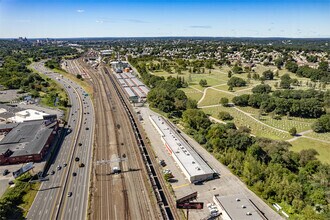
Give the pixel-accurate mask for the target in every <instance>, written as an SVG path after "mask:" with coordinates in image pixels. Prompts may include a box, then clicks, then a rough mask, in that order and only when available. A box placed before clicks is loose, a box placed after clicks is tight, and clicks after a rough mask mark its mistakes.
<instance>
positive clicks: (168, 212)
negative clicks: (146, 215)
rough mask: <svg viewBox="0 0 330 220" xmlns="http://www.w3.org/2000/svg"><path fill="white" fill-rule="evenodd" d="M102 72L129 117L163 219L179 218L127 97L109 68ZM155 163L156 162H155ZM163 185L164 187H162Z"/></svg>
mask: <svg viewBox="0 0 330 220" xmlns="http://www.w3.org/2000/svg"><path fill="white" fill-rule="evenodd" d="M104 72H105V73H106V74H107V75H108V76H109V79H110V80H111V82H112V84H113V87H114V88H115V90H116V93H117V94H118V98H119V99H120V101H121V103H122V105H123V106H124V109H125V111H126V113H127V115H128V117H129V118H130V124H131V126H132V128H133V130H134V132H135V135H136V141H137V143H138V145H139V147H140V151H141V152H140V153H141V154H142V156H143V158H144V163H145V166H146V169H147V172H148V174H149V180H150V182H151V184H152V186H153V189H154V193H155V195H156V198H157V202H158V205H159V208H160V210H161V213H162V217H163V219H180V216H179V215H178V213H177V212H176V210H175V203H174V200H173V199H172V197H171V195H170V194H169V192H168V190H167V189H166V188H165V187H166V186H165V183H164V180H163V178H162V177H161V178H158V176H161V173H160V172H159V169H155V168H154V165H153V163H155V160H154V158H155V157H154V155H152V156H151V157H150V155H149V153H148V150H147V146H146V145H145V142H144V139H145V138H144V137H142V134H141V133H140V129H141V128H140V127H139V126H138V124H137V123H136V121H137V120H136V118H135V117H134V115H133V114H132V110H131V108H130V104H129V103H127V99H125V98H124V95H123V92H122V90H121V89H119V87H120V86H119V85H118V83H117V82H116V80H115V79H114V77H113V76H112V75H111V74H110V73H109V70H108V69H107V68H105V67H104ZM152 161H153V162H152ZM156 163H157V162H156ZM163 187H164V188H163Z"/></svg>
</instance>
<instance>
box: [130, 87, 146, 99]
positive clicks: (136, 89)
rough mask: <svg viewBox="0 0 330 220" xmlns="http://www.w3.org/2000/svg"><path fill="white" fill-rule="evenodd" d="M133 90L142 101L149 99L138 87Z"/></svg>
mask: <svg viewBox="0 0 330 220" xmlns="http://www.w3.org/2000/svg"><path fill="white" fill-rule="evenodd" d="M131 89H132V90H133V91H134V93H135V94H137V96H139V98H141V99H145V98H147V96H146V95H145V94H144V93H143V92H142V91H141V90H140V89H139V88H138V87H136V86H133V87H131Z"/></svg>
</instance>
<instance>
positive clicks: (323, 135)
mask: <svg viewBox="0 0 330 220" xmlns="http://www.w3.org/2000/svg"><path fill="white" fill-rule="evenodd" d="M306 136H309V137H313V138H318V139H321V140H325V141H330V132H327V133H316V132H311V133H308V134H306Z"/></svg>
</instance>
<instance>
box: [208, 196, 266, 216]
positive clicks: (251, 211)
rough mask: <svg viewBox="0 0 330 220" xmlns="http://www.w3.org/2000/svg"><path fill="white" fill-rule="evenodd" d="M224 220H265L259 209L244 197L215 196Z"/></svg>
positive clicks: (214, 199)
mask: <svg viewBox="0 0 330 220" xmlns="http://www.w3.org/2000/svg"><path fill="white" fill-rule="evenodd" d="M213 201H214V203H215V204H216V205H217V206H218V208H219V211H220V216H221V219H223V220H236V219H239V220H265V219H266V218H265V217H263V215H262V213H261V212H260V211H259V210H258V208H257V207H256V206H255V205H254V204H253V203H252V202H251V200H249V199H247V198H246V197H245V196H244V195H231V196H219V195H214V196H213Z"/></svg>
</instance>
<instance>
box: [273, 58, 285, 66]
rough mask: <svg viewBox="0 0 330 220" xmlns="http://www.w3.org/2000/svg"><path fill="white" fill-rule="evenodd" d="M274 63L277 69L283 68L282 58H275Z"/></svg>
mask: <svg viewBox="0 0 330 220" xmlns="http://www.w3.org/2000/svg"><path fill="white" fill-rule="evenodd" d="M274 63H275V65H276V67H277V68H278V69H281V68H282V66H283V58H277V59H276V60H275V61H274Z"/></svg>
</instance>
